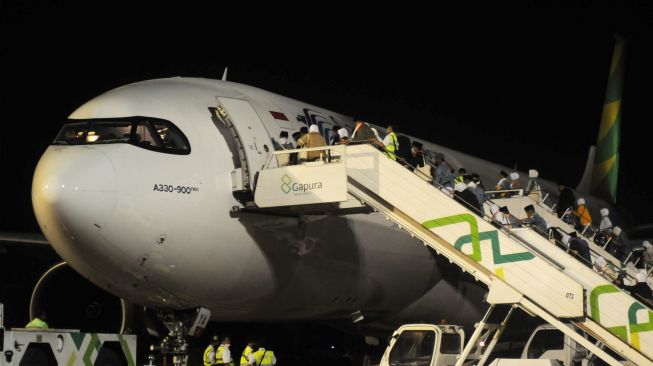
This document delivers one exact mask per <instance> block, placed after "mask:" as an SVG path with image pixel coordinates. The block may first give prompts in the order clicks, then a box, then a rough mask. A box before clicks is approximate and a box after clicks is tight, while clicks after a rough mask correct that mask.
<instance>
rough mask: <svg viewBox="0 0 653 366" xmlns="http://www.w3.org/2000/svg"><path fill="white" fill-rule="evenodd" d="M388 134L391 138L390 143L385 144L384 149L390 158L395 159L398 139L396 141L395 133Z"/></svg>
mask: <svg viewBox="0 0 653 366" xmlns="http://www.w3.org/2000/svg"><path fill="white" fill-rule="evenodd" d="M388 136H390V138H391V139H392V143H391V144H389V145H388V146H386V147H385V150H386V151H387V152H388V155H390V159H392V160H397V155H395V153H396V152H397V150H399V141H397V135H396V134H395V133H394V132H390V133H389V134H388Z"/></svg>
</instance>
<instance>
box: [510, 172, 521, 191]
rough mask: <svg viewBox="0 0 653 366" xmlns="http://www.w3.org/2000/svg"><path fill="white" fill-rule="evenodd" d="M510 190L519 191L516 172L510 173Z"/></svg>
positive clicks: (519, 184)
mask: <svg viewBox="0 0 653 366" xmlns="http://www.w3.org/2000/svg"><path fill="white" fill-rule="evenodd" d="M510 189H521V183H520V182H519V173H517V172H512V173H510Z"/></svg>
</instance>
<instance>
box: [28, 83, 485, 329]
mask: <svg viewBox="0 0 653 366" xmlns="http://www.w3.org/2000/svg"><path fill="white" fill-rule="evenodd" d="M216 106H226V107H227V112H229V113H230V117H231V118H232V119H234V120H235V122H241V125H240V127H241V128H243V129H247V128H249V129H250V130H251V136H241V137H242V141H241V143H242V145H243V146H242V148H243V149H244V150H245V151H246V152H247V154H248V155H247V156H248V157H249V158H248V159H247V162H242V161H241V160H239V159H240V158H239V156H238V152H237V151H236V149H237V146H236V145H237V144H236V143H235V142H234V141H233V140H232V138H233V136H231V135H230V134H229V131H228V129H227V128H225V126H224V125H223V124H222V122H221V121H219V120H218V119H219V116H220V114H219V113H218V112H217V111H218V109H216ZM239 108H240V109H239ZM252 111H253V112H252ZM247 113H249V118H253V119H256V118H258V121H256V123H257V124H258V125H253V127H251V126H250V127H247V128H245V127H243V126H247V125H246V124H242V121H236V120H237V119H238V118H240V117H239V116H246V115H247ZM69 119H70V120H69V123H72V122H80V123H87V124H88V126H89V127H87V132H86V133H87V134H88V136H87V135H84V136H85V137H84V138H85V139H86V140H85V142H83V143H81V144H65V143H59V144H53V145H52V146H50V147H49V148H48V149H47V151H46V152H45V154H44V155H43V157H42V158H41V161H40V162H39V164H38V166H37V169H36V172H35V175H34V181H33V188H32V197H33V205H34V210H35V213H36V216H37V219H38V222H39V224H40V227H41V229H42V231H43V233H44V234H45V236H46V237H47V239H48V240H49V241H50V243H52V245H53V247H54V249H55V250H56V251H57V253H59V254H60V255H61V257H62V258H64V259H65V260H66V261H67V262H68V263H69V264H70V265H71V266H72V267H73V268H74V269H75V270H77V271H78V272H79V273H81V274H82V275H83V276H84V277H86V278H88V279H89V280H90V281H92V282H93V283H95V284H96V285H98V286H100V287H102V288H104V289H106V290H107V291H109V292H110V293H113V294H115V295H116V296H119V297H121V298H124V299H127V300H129V301H130V302H133V303H137V304H143V305H148V306H152V307H164V308H172V309H186V308H193V307H197V306H204V307H207V308H209V309H210V310H211V311H212V317H213V318H214V319H216V320H230V321H240V320H265V321H273V320H283V319H328V318H338V317H344V316H347V315H348V314H351V313H353V312H356V311H361V312H362V313H363V314H368V315H369V316H371V317H372V318H383V317H388V316H391V315H393V314H395V313H397V312H399V311H401V310H402V309H405V308H406V307H408V306H410V305H411V304H414V303H416V302H418V300H419V299H420V298H422V297H423V296H425V294H426V295H428V294H429V293H431V297H433V296H432V295H433V292H434V291H436V292H437V293H438V294H440V295H441V297H442V298H444V299H446V300H441V301H440V302H439V303H437V304H436V305H437V306H439V307H440V308H441V309H434V315H433V316H434V319H439V317H440V316H441V315H439V314H436V312H437V311H438V310H440V312H445V313H446V312H449V313H458V312H460V310H461V309H466V310H468V314H469V313H474V312H477V311H478V308H480V306H481V304H480V302H481V296H482V293H483V291H482V290H480V291H476V292H473V293H474V294H475V295H474V296H469V293H468V294H467V295H466V296H463V295H462V294H461V292H460V291H459V288H460V286H462V285H459V284H456V283H455V281H451V280H448V279H447V274H446V273H442V271H448V270H450V267H447V266H446V265H445V264H442V263H440V262H441V261H439V260H436V258H435V256H434V255H433V254H432V253H431V252H430V251H429V250H428V249H426V248H425V247H424V246H423V245H422V244H421V243H419V242H418V241H416V240H414V239H412V238H410V236H409V235H407V234H406V233H405V232H403V231H401V230H400V229H399V228H397V227H396V226H395V225H393V224H392V223H391V222H389V221H387V220H385V219H384V218H383V217H382V215H380V214H378V213H369V212H361V213H352V214H349V215H344V216H343V215H329V214H324V215H297V216H292V215H289V216H281V215H267V214H263V213H239V214H235V213H236V211H237V210H233V209H232V208H233V207H241V206H242V205H241V203H240V202H239V201H238V200H237V199H236V198H235V197H234V194H233V188H234V180H235V179H239V178H240V177H239V174H240V173H238V172H239V171H238V170H237V169H238V168H241V169H242V168H243V166H242V165H243V164H248V167H247V168H248V170H250V174H251V177H252V178H253V172H254V171H256V170H257V169H260V168H261V166H262V164H261V161H264V160H265V159H266V158H267V152H271V151H273V150H274V147H273V144H272V139H273V138H276V137H277V136H279V133H280V132H281V131H288V132H289V135H291V134H292V133H293V132H295V131H298V130H299V128H300V127H301V126H306V125H307V124H318V125H319V126H320V129H321V131H322V132H323V133H324V134H326V135H327V137H328V133H329V132H330V131H331V129H332V126H334V125H335V124H338V125H340V126H346V127H350V128H351V127H353V121H352V120H351V119H350V118H348V117H346V116H343V115H340V114H336V113H333V112H330V111H327V110H324V109H321V108H318V107H315V106H311V105H307V104H305V103H301V102H298V101H294V100H291V99H288V98H285V97H281V96H278V95H275V94H272V93H268V92H265V91H262V90H259V89H256V88H252V87H248V86H244V85H241V84H236V83H230V82H224V81H215V80H207V79H189V78H172V79H160V80H151V81H145V82H140V83H136V84H131V85H127V86H124V87H121V88H118V89H115V90H112V91H110V92H107V93H105V94H103V95H100V96H98V97H97V98H95V99H93V100H91V101H89V102H87V103H86V104H84V105H83V106H81V107H80V108H79V109H77V110H76V111H75V112H74V113H72V114H71V115H70V117H69ZM153 121H161V123H170V124H172V125H174V126H176V127H177V128H178V130H179V131H180V132H181V133H182V134H183V135H184V137H185V139H187V142H188V146H187V147H186V149H185V150H180V151H175V152H174V153H169V152H168V151H166V149H165V148H163V147H161V148H156V147H155V145H156V144H155V143H154V142H148V143H147V144H142V143H133V138H134V136H135V135H136V134H135V133H134V132H133V131H136V130H135V129H136V128H140V127H138V126H141V124H147V123H150V124H151V125H152V126H158V125H156V124H155V123H159V122H153ZM103 123H104V125H103ZM112 123H113V124H114V125H112ZM129 123H133V127H131V126H132V125H129ZM248 123H249V122H248ZM101 126H114V127H115V126H123V127H120V128H126V129H129V128H134V130H132V133H131V137H125V139H127V138H130V139H132V140H130V141H127V140H120V138H118V139H117V140H115V141H114V140H111V141H107V142H106V143H102V141H101V140H97V141H94V140H93V141H92V139H91V137H94V136H90V135H91V133H90V131H89V129H93V128H95V129H96V130H98V131H100V129H101ZM161 126H163V124H161ZM114 127H110V128H114ZM172 128H173V127H172V126H171V127H170V129H171V130H172ZM166 129H167V127H166ZM139 131H141V130H139ZM158 131H159V132H161V130H158ZM239 132H240V134H241V135H243V134H244V133H245V132H244V130H241V131H239ZM99 133H100V132H98V134H99ZM140 135H142V133H140V134H139V138H142V137H143V136H140ZM78 137H79V136H78ZM94 138H97V137H94ZM101 138H102V137H100V139H101ZM153 141H154V140H153ZM245 180H246V178H245ZM472 286H475V285H472ZM479 288H480V286H479ZM463 292H464V291H463ZM470 319H476V317H475V316H472V317H471V318H470Z"/></svg>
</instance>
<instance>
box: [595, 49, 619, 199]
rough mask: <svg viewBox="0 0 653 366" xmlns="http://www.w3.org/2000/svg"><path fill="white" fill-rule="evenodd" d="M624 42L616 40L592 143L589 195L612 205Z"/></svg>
mask: <svg viewBox="0 0 653 366" xmlns="http://www.w3.org/2000/svg"><path fill="white" fill-rule="evenodd" d="M624 48H625V40H624V39H623V38H621V37H619V36H617V37H616V43H615V45H614V51H613V53H612V64H611V65H610V76H609V78H608V87H607V89H606V91H605V100H604V102H603V115H602V116H601V126H600V128H599V137H598V139H597V142H596V158H595V160H594V169H593V172H592V183H591V188H590V192H591V193H592V194H593V195H595V196H598V197H601V198H603V199H605V200H607V201H610V202H612V203H616V201H617V180H618V175H619V144H620V128H621V92H622V89H623V81H624V67H625V65H624Z"/></svg>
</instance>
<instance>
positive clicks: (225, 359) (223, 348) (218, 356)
mask: <svg viewBox="0 0 653 366" xmlns="http://www.w3.org/2000/svg"><path fill="white" fill-rule="evenodd" d="M230 345H231V338H229V337H225V338H224V340H223V341H222V343H220V346H219V347H218V349H217V350H216V351H215V364H216V365H230V366H233V365H234V362H233V360H232V359H231V350H229V346H230Z"/></svg>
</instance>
